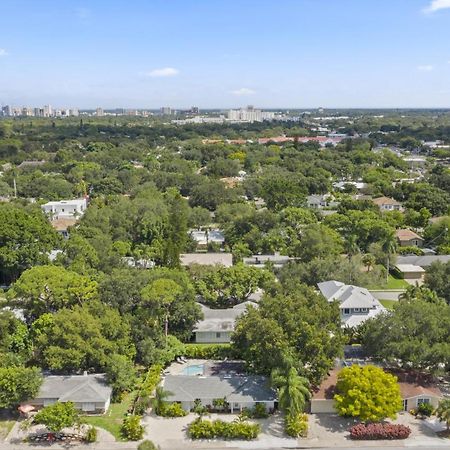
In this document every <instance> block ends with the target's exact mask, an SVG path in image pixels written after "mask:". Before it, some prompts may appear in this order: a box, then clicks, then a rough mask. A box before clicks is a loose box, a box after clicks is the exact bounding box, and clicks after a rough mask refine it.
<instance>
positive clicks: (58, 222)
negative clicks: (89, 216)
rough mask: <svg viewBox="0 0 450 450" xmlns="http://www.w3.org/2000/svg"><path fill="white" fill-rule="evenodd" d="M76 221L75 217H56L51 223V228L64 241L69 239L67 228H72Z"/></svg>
mask: <svg viewBox="0 0 450 450" xmlns="http://www.w3.org/2000/svg"><path fill="white" fill-rule="evenodd" d="M77 221H78V219H77V218H76V217H58V218H56V219H54V220H52V221H51V224H52V227H53V228H54V229H55V230H56V231H57V232H58V233H59V234H60V235H61V236H62V237H63V238H65V239H68V238H69V227H72V226H74V225H75V224H76V223H77Z"/></svg>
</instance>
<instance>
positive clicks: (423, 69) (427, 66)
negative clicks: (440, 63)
mask: <svg viewBox="0 0 450 450" xmlns="http://www.w3.org/2000/svg"><path fill="white" fill-rule="evenodd" d="M417 70H420V71H421V72H431V71H432V70H434V67H433V66H432V65H431V64H425V65H423V66H417Z"/></svg>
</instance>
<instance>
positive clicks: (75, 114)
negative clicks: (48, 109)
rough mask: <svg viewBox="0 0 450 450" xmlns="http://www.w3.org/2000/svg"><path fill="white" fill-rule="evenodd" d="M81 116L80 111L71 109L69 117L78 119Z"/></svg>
mask: <svg viewBox="0 0 450 450" xmlns="http://www.w3.org/2000/svg"><path fill="white" fill-rule="evenodd" d="M79 115H80V112H79V111H78V108H72V109H69V116H74V117H78V116H79Z"/></svg>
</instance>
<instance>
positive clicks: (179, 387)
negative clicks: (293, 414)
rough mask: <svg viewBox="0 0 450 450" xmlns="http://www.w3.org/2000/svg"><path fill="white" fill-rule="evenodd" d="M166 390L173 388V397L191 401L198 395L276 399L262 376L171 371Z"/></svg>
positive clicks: (241, 399)
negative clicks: (199, 374)
mask: <svg viewBox="0 0 450 450" xmlns="http://www.w3.org/2000/svg"><path fill="white" fill-rule="evenodd" d="M163 386H164V390H165V391H169V392H171V395H170V396H169V397H168V400H170V401H178V402H188V401H194V400H196V399H197V398H199V399H203V400H209V399H211V400H213V399H215V398H224V397H225V398H226V399H227V401H228V402H262V401H275V400H276V392H275V391H274V390H273V389H271V388H270V387H269V384H268V381H267V379H266V378H265V377H262V376H256V375H255V376H210V377H199V376H187V375H167V376H166V377H165V379H164V385H163Z"/></svg>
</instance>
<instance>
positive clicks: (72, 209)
mask: <svg viewBox="0 0 450 450" xmlns="http://www.w3.org/2000/svg"><path fill="white" fill-rule="evenodd" d="M41 208H42V211H44V213H45V214H47V215H48V216H50V217H51V218H52V219H56V218H63V217H81V216H82V215H83V214H84V213H85V211H86V208H87V200H86V199H85V198H77V199H73V200H60V201H58V202H48V203H45V204H44V205H42V206H41Z"/></svg>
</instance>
